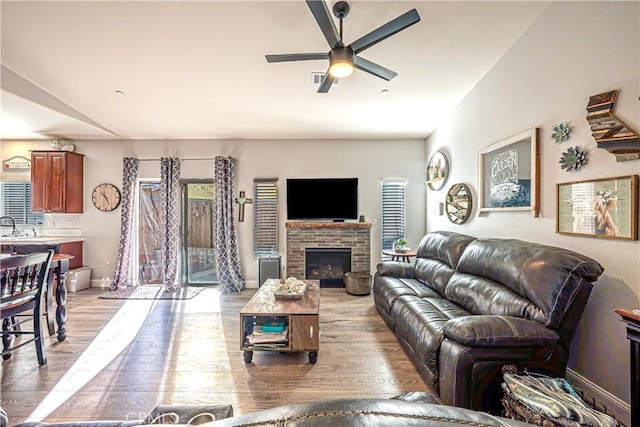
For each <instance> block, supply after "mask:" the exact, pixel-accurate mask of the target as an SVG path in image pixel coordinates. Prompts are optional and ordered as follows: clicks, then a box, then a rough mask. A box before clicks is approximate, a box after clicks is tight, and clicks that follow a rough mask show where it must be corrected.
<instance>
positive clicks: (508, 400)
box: [502, 365, 626, 427]
mask: <svg viewBox="0 0 640 427" xmlns="http://www.w3.org/2000/svg"><path fill="white" fill-rule="evenodd" d="M502 372H503V373H504V372H512V373H515V372H517V369H516V368H515V366H513V365H507V366H505V367H504V368H503V370H502ZM572 387H573V389H574V390H575V392H576V393H577V394H578V396H580V398H581V399H582V401H583V402H584V403H586V404H587V406H589V407H590V408H591V409H595V410H596V411H599V412H602V413H603V414H607V415H609V416H610V417H611V418H613V419H614V421H615V422H616V425H617V426H618V427H626V426H625V425H624V424H623V423H621V422H620V421H619V420H618V419H617V418H616V417H615V416H614V415H613V414H612V413H611V412H610V411H609V410H608V409H607V407H606V406H604V405H602V404H599V403H598V402H596V400H595V399H594V398H593V397H591V396H589V395H587V394H586V393H584V392H583V391H582V390H580V389H579V388H577V387H575V386H572ZM502 406H503V407H504V414H503V416H504V417H506V418H511V419H513V420H517V421H523V422H525V423H529V424H536V425H539V426H543V427H566V426H567V423H566V421H564V422H563V420H560V419H554V418H552V417H550V416H548V415H546V414H543V413H541V412H538V411H535V410H533V409H531V408H529V407H528V406H526V405H524V404H523V403H522V402H521V401H520V400H518V399H517V398H516V397H515V396H514V395H513V394H511V393H509V392H508V391H505V392H504V394H503V396H502Z"/></svg>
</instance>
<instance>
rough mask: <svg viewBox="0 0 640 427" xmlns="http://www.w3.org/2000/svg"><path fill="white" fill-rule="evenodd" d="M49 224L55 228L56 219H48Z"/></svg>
mask: <svg viewBox="0 0 640 427" xmlns="http://www.w3.org/2000/svg"><path fill="white" fill-rule="evenodd" d="M47 226H48V227H51V228H55V226H56V222H55V221H54V220H52V219H50V220H49V221H47Z"/></svg>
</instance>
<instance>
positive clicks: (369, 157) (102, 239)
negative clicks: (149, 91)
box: [0, 140, 426, 286]
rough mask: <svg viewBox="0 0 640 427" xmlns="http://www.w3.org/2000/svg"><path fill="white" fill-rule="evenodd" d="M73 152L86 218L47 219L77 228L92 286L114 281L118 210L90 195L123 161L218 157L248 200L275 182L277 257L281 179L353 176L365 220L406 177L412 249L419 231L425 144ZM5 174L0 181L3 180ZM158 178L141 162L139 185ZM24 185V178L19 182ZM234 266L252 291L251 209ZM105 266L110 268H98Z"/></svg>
mask: <svg viewBox="0 0 640 427" xmlns="http://www.w3.org/2000/svg"><path fill="white" fill-rule="evenodd" d="M74 144H75V145H76V151H77V152H80V153H82V154H84V155H85V156H86V157H85V163H84V167H85V173H84V213H83V214H74V215H71V214H69V215H63V214H58V215H45V223H46V222H47V220H49V219H54V220H55V221H56V226H57V227H67V223H68V220H72V221H73V227H74V228H80V229H81V230H82V235H83V236H84V237H85V238H86V240H85V246H84V264H85V265H87V266H92V267H95V268H94V270H93V271H92V278H93V279H101V278H103V277H107V276H109V277H111V278H113V266H114V264H115V262H116V259H117V253H118V243H119V233H120V209H119V208H118V209H116V210H115V211H113V212H100V211H98V210H97V209H95V208H94V207H93V205H92V203H91V191H92V190H93V188H95V186H97V185H98V184H100V183H102V182H111V183H114V184H117V185H118V187H119V188H122V158H123V157H126V156H132V157H137V158H139V159H145V158H155V159H159V157H160V156H168V155H172V156H179V157H182V158H213V157H215V156H217V155H224V156H233V157H235V158H237V159H238V162H237V169H236V191H241V190H243V191H246V193H247V197H253V179H254V178H271V177H277V178H279V183H280V184H279V197H280V224H281V226H280V233H279V240H280V253H281V254H283V262H286V261H285V260H284V254H285V253H286V247H285V242H286V239H285V228H284V223H285V221H286V186H285V185H286V178H289V177H357V178H359V207H360V209H359V210H360V214H361V215H364V216H365V219H366V220H367V221H372V220H374V219H375V220H377V219H379V217H380V180H381V179H382V178H406V179H407V180H408V181H409V184H408V203H407V240H408V242H409V245H410V246H411V247H416V246H417V244H418V242H419V241H420V239H421V238H422V236H423V235H424V232H425V224H424V216H425V212H424V207H425V183H424V181H425V173H426V172H425V170H426V159H425V147H424V141H423V140H399V141H398V140H394V141H388V140H366V141H365V140H345V141H338V140H318V141H311V140H300V141H298V140H284V141H271V140H233V141H224V140H185V141H180V140H154V141H148V140H144V141H139V140H136V141H74ZM49 148H50V147H49V142H48V141H22V142H20V141H11V142H3V143H2V146H1V147H0V158H2V159H7V158H9V157H12V156H14V155H23V156H25V157H29V150H36V149H38V150H46V149H49ZM6 175H7V174H6V173H5V174H4V175H3V178H2V179H5V177H6ZM159 176H160V162H159V161H150V162H141V163H140V167H139V178H156V179H159ZM25 177H26V180H29V176H28V174H26V175H25ZM182 178H213V161H212V160H204V161H202V160H200V161H188V160H187V161H184V162H183V164H182ZM238 236H239V241H240V260H241V263H242V271H243V273H244V274H245V278H246V279H247V282H248V283H247V284H248V285H249V286H257V278H258V271H257V270H258V264H257V261H256V260H255V259H254V257H253V209H252V207H251V205H246V208H245V221H244V222H242V223H238ZM371 251H372V252H371V253H372V257H371V269H372V271H374V270H375V265H376V264H377V263H378V262H379V261H380V227H379V226H374V227H373V228H372V237H371ZM106 262H109V263H110V268H109V269H107V268H105V267H104V265H105V263H106Z"/></svg>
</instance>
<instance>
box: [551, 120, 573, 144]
mask: <svg viewBox="0 0 640 427" xmlns="http://www.w3.org/2000/svg"><path fill="white" fill-rule="evenodd" d="M569 133H571V129H570V128H569V125H568V124H567V123H566V122H562V123H560V124H558V125H555V126H554V127H553V133H552V134H551V138H553V139H554V140H555V141H556V144H560V143H561V142H564V141H566V140H567V139H569Z"/></svg>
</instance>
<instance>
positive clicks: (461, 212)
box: [445, 183, 473, 224]
mask: <svg viewBox="0 0 640 427" xmlns="http://www.w3.org/2000/svg"><path fill="white" fill-rule="evenodd" d="M472 208H473V200H472V197H471V190H470V189H469V186H467V184H462V183H459V184H453V185H452V186H451V188H449V191H447V198H446V200H445V210H446V213H447V218H449V221H451V222H452V223H454V224H464V223H465V222H467V221H468V220H469V217H470V216H471V210H472Z"/></svg>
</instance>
